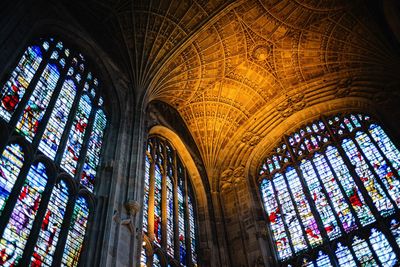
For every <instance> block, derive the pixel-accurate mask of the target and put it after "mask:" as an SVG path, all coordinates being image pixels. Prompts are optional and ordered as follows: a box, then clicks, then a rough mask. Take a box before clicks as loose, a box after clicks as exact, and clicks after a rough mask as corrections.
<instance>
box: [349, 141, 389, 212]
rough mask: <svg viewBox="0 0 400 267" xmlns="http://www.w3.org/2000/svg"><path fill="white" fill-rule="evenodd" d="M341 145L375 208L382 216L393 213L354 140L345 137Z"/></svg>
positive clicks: (387, 199)
mask: <svg viewBox="0 0 400 267" xmlns="http://www.w3.org/2000/svg"><path fill="white" fill-rule="evenodd" d="M342 146H343V148H344V150H345V152H346V154H347V156H348V158H349V159H350V161H351V162H352V164H353V165H354V166H355V171H356V173H357V175H358V176H359V177H360V180H361V181H362V183H363V184H364V187H365V188H366V189H367V191H368V194H369V196H370V197H371V199H372V201H373V202H374V204H375V206H376V208H377V209H378V211H379V212H380V213H381V215H382V216H388V215H390V214H393V212H394V207H393V205H392V203H391V202H390V200H389V198H388V197H387V195H386V194H385V192H384V191H383V190H382V187H381V186H380V185H379V184H378V182H377V181H376V179H375V177H374V175H373V174H372V172H371V170H370V169H369V167H368V164H367V163H366V161H365V159H364V157H363V156H362V154H361V152H360V151H358V149H357V148H356V146H355V144H354V142H353V141H352V140H350V139H345V140H344V141H343V142H342Z"/></svg>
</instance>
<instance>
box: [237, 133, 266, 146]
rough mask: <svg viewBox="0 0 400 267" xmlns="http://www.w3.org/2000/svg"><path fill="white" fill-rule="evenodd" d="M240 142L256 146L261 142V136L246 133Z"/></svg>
mask: <svg viewBox="0 0 400 267" xmlns="http://www.w3.org/2000/svg"><path fill="white" fill-rule="evenodd" d="M241 141H242V142H243V143H245V144H247V145H249V146H256V145H257V144H258V143H259V142H260V141H261V136H259V135H258V134H256V133H253V132H246V133H245V134H244V135H243V136H242V139H241Z"/></svg>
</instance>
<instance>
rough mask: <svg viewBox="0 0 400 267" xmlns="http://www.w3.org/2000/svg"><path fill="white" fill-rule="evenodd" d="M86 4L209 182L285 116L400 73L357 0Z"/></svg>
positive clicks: (372, 87)
mask: <svg viewBox="0 0 400 267" xmlns="http://www.w3.org/2000/svg"><path fill="white" fill-rule="evenodd" d="M89 2H90V3H89V4H79V5H80V6H79V5H78V8H80V7H82V5H85V6H84V8H85V7H86V9H89V8H88V7H90V12H91V13H92V14H94V15H95V16H96V14H97V18H98V19H99V20H101V21H102V23H103V24H107V25H108V26H107V27H109V30H110V31H112V32H114V33H115V38H116V39H117V41H118V42H122V43H123V44H124V48H125V49H126V51H124V53H125V54H126V55H127V57H128V60H127V65H128V66H129V67H128V68H129V73H130V75H131V78H132V83H133V84H134V88H135V90H136V94H137V96H138V98H140V96H141V95H142V96H144V99H145V101H152V100H160V101H164V102H166V103H168V104H170V105H171V106H173V107H174V108H176V109H177V110H178V112H179V113H180V114H181V116H182V118H183V120H184V121H185V123H186V124H187V126H188V128H189V130H190V132H191V134H192V135H193V138H194V140H195V142H196V143H197V145H198V148H199V151H200V153H201V156H202V158H203V161H204V163H205V166H206V169H207V172H208V174H209V177H210V179H213V180H217V179H215V177H218V175H219V174H220V172H221V171H223V170H224V169H226V168H228V167H235V166H240V165H243V164H245V161H246V159H247V158H248V156H249V155H250V153H251V152H252V151H253V149H254V147H255V146H256V145H257V144H258V143H259V142H260V140H262V139H263V138H264V137H265V136H266V135H267V134H268V133H269V132H270V131H271V130H272V129H273V128H274V127H277V126H278V125H279V123H281V122H282V121H283V120H285V118H288V117H290V116H292V115H293V114H294V113H296V112H299V111H301V110H303V109H305V108H307V107H312V106H313V105H316V104H318V103H321V102H324V101H329V100H333V99H338V98H357V97H358V98H366V99H370V100H373V99H374V98H375V97H377V94H379V93H380V92H382V90H383V89H382V84H387V83H388V82H389V81H390V82H393V81H394V80H398V79H399V76H400V75H399V73H398V69H399V68H398V66H399V59H398V58H396V56H394V52H393V48H392V47H390V46H389V45H388V44H387V41H385V40H386V37H385V36H383V34H381V31H380V29H379V27H378V26H377V25H376V24H374V23H373V21H376V19H375V20H374V19H370V14H369V13H368V12H370V11H368V10H367V9H366V8H365V7H364V6H363V5H364V4H365V3H364V1H349V0H336V1H335V0H306V1H301V0H246V1H222V0H219V1H218V0H214V1H206V0H197V1H189V0H180V1H170V0H163V1H150V0H147V1H89ZM396 72H397V73H396ZM389 94H390V92H389ZM378 97H379V96H378ZM213 177H214V178H213ZM211 182H212V184H213V186H216V183H215V182H213V181H211Z"/></svg>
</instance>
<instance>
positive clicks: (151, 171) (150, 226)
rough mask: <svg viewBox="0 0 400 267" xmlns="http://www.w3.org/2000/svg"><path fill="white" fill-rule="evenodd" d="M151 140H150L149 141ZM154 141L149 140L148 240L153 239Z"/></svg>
mask: <svg viewBox="0 0 400 267" xmlns="http://www.w3.org/2000/svg"><path fill="white" fill-rule="evenodd" d="M149 142H151V141H149ZM155 145H156V144H155V143H154V142H151V146H150V147H151V153H150V154H151V161H150V169H149V202H148V212H147V235H148V237H149V239H150V241H153V240H154V188H155V185H154V183H155V177H154V176H155V164H156V163H155V150H156V147H155Z"/></svg>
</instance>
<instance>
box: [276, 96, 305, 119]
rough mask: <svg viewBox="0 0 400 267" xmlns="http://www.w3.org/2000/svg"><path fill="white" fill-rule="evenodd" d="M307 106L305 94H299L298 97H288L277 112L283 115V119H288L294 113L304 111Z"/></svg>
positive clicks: (277, 108)
mask: <svg viewBox="0 0 400 267" xmlns="http://www.w3.org/2000/svg"><path fill="white" fill-rule="evenodd" d="M305 106H306V102H305V99H304V94H302V93H299V94H297V95H293V96H289V97H287V98H286V99H285V100H284V101H283V102H282V103H280V104H279V105H278V106H277V107H276V110H277V111H278V112H279V113H280V114H281V116H282V117H284V118H287V117H289V116H290V115H292V114H293V113H295V112H297V111H300V110H302V109H303V108H304V107H305Z"/></svg>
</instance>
